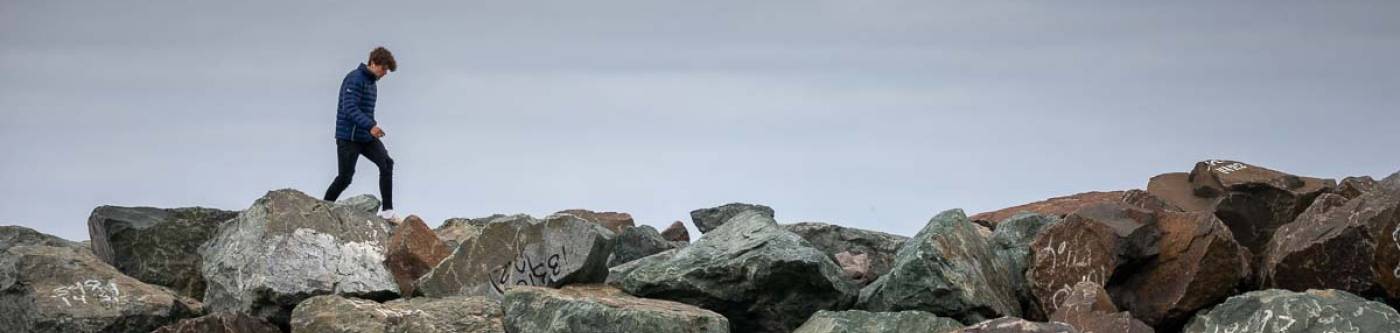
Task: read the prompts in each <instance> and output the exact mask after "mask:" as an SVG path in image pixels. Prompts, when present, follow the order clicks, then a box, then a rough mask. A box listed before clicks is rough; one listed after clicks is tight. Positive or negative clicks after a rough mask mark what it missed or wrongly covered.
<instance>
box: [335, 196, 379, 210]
mask: <svg viewBox="0 0 1400 333" xmlns="http://www.w3.org/2000/svg"><path fill="white" fill-rule="evenodd" d="M335 204H337V205H342V206H350V207H352V208H355V210H358V211H362V212H366V213H370V214H378V213H379V205H380V202H379V198H377V197H375V196H374V195H370V194H361V195H357V196H353V197H349V198H345V199H340V201H336V202H335Z"/></svg>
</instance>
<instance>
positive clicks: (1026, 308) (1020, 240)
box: [990, 213, 1060, 318]
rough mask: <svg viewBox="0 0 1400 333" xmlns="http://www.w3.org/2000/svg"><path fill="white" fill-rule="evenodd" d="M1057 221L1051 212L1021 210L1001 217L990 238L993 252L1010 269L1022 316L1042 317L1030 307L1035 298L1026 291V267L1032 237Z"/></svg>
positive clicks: (1027, 285) (1035, 308)
mask: <svg viewBox="0 0 1400 333" xmlns="http://www.w3.org/2000/svg"><path fill="white" fill-rule="evenodd" d="M1059 222H1060V218H1059V217H1055V216H1053V215H1041V214H1035V213H1022V214H1018V215H1016V216H1013V217H1011V218H1008V219H1005V220H1003V221H1002V222H1001V223H1000V224H999V225H997V229H996V230H995V231H993V232H992V236H991V237H990V242H991V243H992V249H993V251H994V253H996V256H997V257H1000V258H1002V260H1004V261H1005V262H1006V263H1007V267H1008V268H1009V270H1010V272H1011V284H1012V286H1013V287H1012V288H1013V289H1015V290H1016V298H1017V299H1019V300H1020V303H1021V314H1022V315H1023V316H1024V317H1035V318H1044V317H1045V316H1046V314H1044V313H1040V312H1039V311H1040V310H1039V309H1038V308H1037V307H1034V306H1030V305H1032V304H1035V300H1034V297H1033V296H1032V295H1031V293H1030V287H1029V285H1030V283H1029V282H1027V281H1026V268H1027V267H1028V266H1029V264H1028V263H1027V260H1029V257H1030V248H1031V242H1033V241H1035V236H1036V235H1039V234H1040V231H1041V230H1043V229H1044V228H1045V227H1048V226H1050V225H1052V224H1055V223H1059Z"/></svg>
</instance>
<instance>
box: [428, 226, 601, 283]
mask: <svg viewBox="0 0 1400 333" xmlns="http://www.w3.org/2000/svg"><path fill="white" fill-rule="evenodd" d="M613 237H614V235H613V233H612V232H611V231H608V230H607V229H605V228H603V226H601V225H598V224H596V223H593V222H589V221H585V220H583V219H581V218H578V217H576V216H573V215H557V216H554V217H551V218H549V219H546V220H543V221H541V220H536V219H534V218H531V217H529V216H526V215H515V216H510V217H504V218H499V219H495V220H492V221H491V222H490V223H488V224H487V225H486V226H485V228H483V229H482V230H481V234H480V235H478V236H477V237H476V238H475V239H472V240H468V241H464V242H463V243H462V244H461V245H460V246H459V247H458V248H457V250H456V251H453V253H452V255H450V256H448V257H447V259H444V260H443V261H442V262H441V263H439V264H438V265H437V267H435V268H433V270H432V271H431V272H429V273H428V274H427V275H424V276H423V277H422V278H419V279H418V290H419V291H420V292H421V293H422V294H423V295H424V296H428V297H444V296H489V297H492V298H495V299H500V298H501V296H503V295H504V294H505V291H506V289H508V288H511V287H513V286H517V285H529V286H545V287H554V288H558V287H560V286H563V285H565V284H570V283H601V282H603V281H604V280H605V279H607V277H608V266H607V260H608V256H610V255H611V254H612V247H613V245H614V243H613V241H614V240H613Z"/></svg>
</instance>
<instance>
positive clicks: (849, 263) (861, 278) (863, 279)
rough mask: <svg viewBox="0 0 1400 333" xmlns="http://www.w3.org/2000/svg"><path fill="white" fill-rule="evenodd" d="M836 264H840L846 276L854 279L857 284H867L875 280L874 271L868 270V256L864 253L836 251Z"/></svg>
mask: <svg viewBox="0 0 1400 333" xmlns="http://www.w3.org/2000/svg"><path fill="white" fill-rule="evenodd" d="M836 264H837V265H841V270H842V271H845V273H846V277H848V278H851V280H854V281H856V283H857V284H860V285H867V284H870V282H871V281H873V280H875V275H874V273H871V272H870V256H869V255H866V254H865V253H860V254H851V252H841V253H837V254H836Z"/></svg>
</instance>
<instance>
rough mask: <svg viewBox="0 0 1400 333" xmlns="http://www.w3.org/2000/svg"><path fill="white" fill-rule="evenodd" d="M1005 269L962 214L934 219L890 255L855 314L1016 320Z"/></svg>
mask: <svg viewBox="0 0 1400 333" xmlns="http://www.w3.org/2000/svg"><path fill="white" fill-rule="evenodd" d="M1016 294H1017V293H1016V290H1015V285H1014V282H1013V281H1012V278H1011V267H1010V263H1007V262H1006V261H1005V260H1003V259H1002V258H1001V257H998V256H997V255H996V252H995V249H994V246H993V245H992V244H991V243H990V242H988V241H987V240H986V239H983V238H982V237H981V236H979V235H978V234H977V231H976V226H975V225H974V224H973V223H972V222H971V221H968V219H967V216H966V215H963V212H962V210H960V209H953V210H949V211H945V212H942V213H939V214H938V215H937V216H934V217H933V219H931V220H929V223H928V225H926V226H924V228H923V230H920V231H919V233H918V234H916V235H914V237H913V238H910V239H909V241H907V242H905V243H904V247H902V248H900V249H899V252H898V253H897V254H896V255H895V262H894V265H893V267H892V268H891V269H890V272H889V273H888V274H885V275H884V276H881V277H880V278H879V279H877V280H875V282H874V283H871V284H870V285H869V286H867V287H865V289H863V290H861V293H860V300H859V302H858V304H857V308H859V309H863V310H869V311H903V310H919V311H927V312H930V313H933V314H936V315H939V316H944V317H950V318H954V319H957V320H958V321H961V322H963V323H966V324H971V323H976V322H980V321H984V320H987V319H992V318H997V317H1002V316H1019V315H1020V313H1021V305H1020V303H1019V302H1018V300H1017V298H1016Z"/></svg>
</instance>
